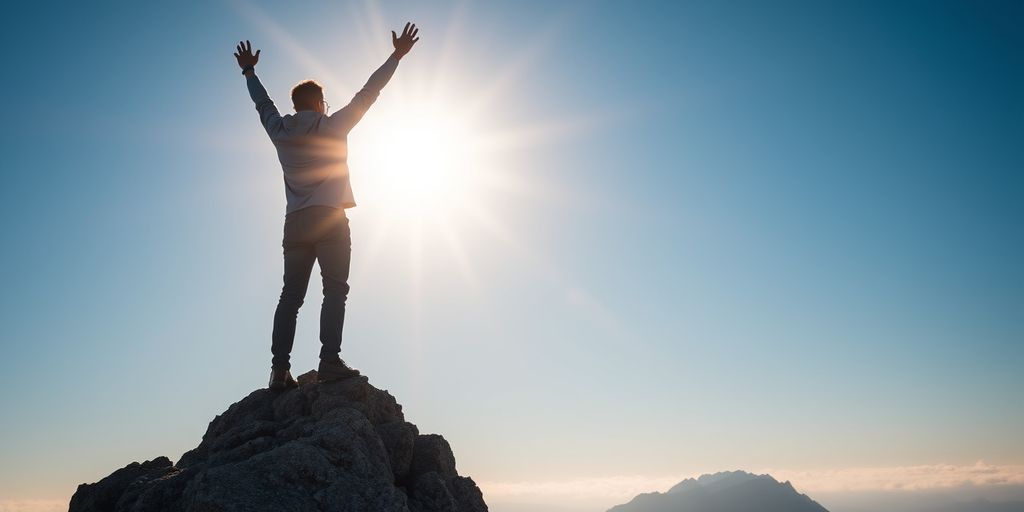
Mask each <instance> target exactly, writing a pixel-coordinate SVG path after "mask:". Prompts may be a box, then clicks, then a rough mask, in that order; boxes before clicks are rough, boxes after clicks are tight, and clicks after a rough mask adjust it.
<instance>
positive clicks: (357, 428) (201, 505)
mask: <svg viewBox="0 0 1024 512" xmlns="http://www.w3.org/2000/svg"><path fill="white" fill-rule="evenodd" d="M298 381H299V386H298V387H297V388H293V389H289V390H287V391H271V390H268V389H259V390H256V391H253V392H252V393H250V394H249V396H247V397H245V398H243V399H242V400H240V401H239V402H237V403H235V404H233V405H232V406H231V407H229V408H228V409H227V411H225V412H224V413H222V414H220V415H219V416H217V417H216V418H214V419H213V421H211V422H210V425H209V427H208V428H207V430H206V434H205V435H203V439H202V442H200V443H199V446H197V447H196V448H195V449H193V450H191V451H189V452H186V453H185V454H184V455H182V457H181V459H180V460H179V461H178V462H177V463H176V464H172V463H171V461H170V460H169V459H167V457H157V458H155V459H153V460H150V461H146V462H143V463H138V462H133V463H131V464H129V465H128V466H125V467H124V468H121V469H119V470H117V471H115V472H114V473H112V474H111V475H110V476H108V477H106V478H104V479H102V480H100V481H99V482H96V483H94V484H82V485H80V486H78V490H77V491H76V492H75V494H74V496H72V497H71V504H70V508H69V512H128V511H131V512H200V511H203V512H205V511H218V512H233V511H238V512H243V511H246V512H252V511H256V512H259V511H275V512H278V511H280V512H285V511H296V512H299V511H303V512H305V511H328V510H329V511H371V510H372V511H387V512H435V511H436V512H440V511H445V512H486V511H487V505H486V504H485V503H484V500H483V495H482V494H481V492H480V489H479V488H477V486H476V484H475V483H474V482H473V480H472V479H470V478H468V477H463V476H459V474H458V472H457V471H456V469H455V456H454V455H453V454H452V450H451V447H450V446H449V445H448V442H447V441H445V440H444V438H443V437H441V436H439V435H424V434H420V433H419V430H418V429H417V428H416V425H413V424H412V423H409V422H407V421H405V417H404V415H403V414H402V406H401V405H400V404H398V402H396V401H395V398H394V397H393V396H391V394H390V393H388V392H387V391H382V390H380V389H377V388H375V387H373V386H371V385H370V384H369V381H368V380H367V378H366V377H363V376H357V377H352V378H348V379H345V380H341V381H337V382H330V383H323V384H318V383H317V382H316V372H309V373H307V374H305V375H302V376H300V377H299V379H298Z"/></svg>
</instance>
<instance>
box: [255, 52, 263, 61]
mask: <svg viewBox="0 0 1024 512" xmlns="http://www.w3.org/2000/svg"><path fill="white" fill-rule="evenodd" d="M261 51H263V50H256V55H254V57H256V58H257V59H258V58H260V52H261Z"/></svg>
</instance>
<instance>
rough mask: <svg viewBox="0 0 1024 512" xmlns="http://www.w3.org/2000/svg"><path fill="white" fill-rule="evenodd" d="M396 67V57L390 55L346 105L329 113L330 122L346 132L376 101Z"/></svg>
mask: <svg viewBox="0 0 1024 512" xmlns="http://www.w3.org/2000/svg"><path fill="white" fill-rule="evenodd" d="M396 69H398V58H397V57H395V56H393V55H392V56H391V57H388V60H386V61H384V64H382V65H381V67H379V68H377V71H374V72H373V74H372V75H370V79H369V80H367V81H366V85H364V86H363V88H362V89H360V90H359V92H357V93H356V95H355V96H354V97H353V98H352V101H350V102H349V103H348V105H345V106H344V107H342V108H341V109H339V110H338V111H337V112H335V113H333V114H331V115H330V120H331V124H332V125H335V126H336V127H337V129H339V130H341V131H342V133H348V132H349V130H351V129H352V128H353V127H354V126H355V125H356V123H358V122H359V120H360V119H362V118H363V115H364V114H366V111H367V110H369V109H370V105H373V102H375V101H377V96H379V95H380V91H381V89H383V88H384V86H385V85H387V84H388V81H390V80H391V77H392V76H394V74H395V70H396Z"/></svg>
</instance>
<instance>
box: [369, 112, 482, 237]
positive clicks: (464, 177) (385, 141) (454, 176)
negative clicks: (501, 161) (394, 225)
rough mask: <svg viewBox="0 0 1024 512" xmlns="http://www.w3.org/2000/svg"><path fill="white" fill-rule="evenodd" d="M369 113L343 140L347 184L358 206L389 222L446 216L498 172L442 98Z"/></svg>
mask: <svg viewBox="0 0 1024 512" xmlns="http://www.w3.org/2000/svg"><path fill="white" fill-rule="evenodd" d="M373 114H375V115H374V118H373V121H372V122H368V123H367V125H368V126H366V127H365V128H366V129H365V130H363V131H362V132H361V133H360V134H359V135H357V136H355V137H353V139H354V140H353V141H352V143H351V144H352V146H351V154H352V157H351V165H352V168H353V169H354V172H355V173H356V174H355V176H354V177H353V180H354V181H355V183H356V184H357V185H358V186H359V188H360V191H362V192H365V194H364V195H366V196H367V197H366V201H363V200H362V199H360V202H361V203H363V204H370V205H372V209H373V210H375V211H379V212H381V213H382V214H384V215H386V216H388V217H390V218H393V219H395V220H397V221H399V222H408V221H414V220H415V221H422V220H429V221H441V220H442V219H450V218H452V217H454V216H457V214H458V213H459V212H460V211H463V210H466V209H467V208H471V207H472V206H473V205H474V204H477V203H479V202H480V200H481V199H482V196H483V195H484V194H485V192H486V190H485V186H484V183H483V182H484V181H486V179H487V177H488V176H491V175H493V174H494V173H496V172H500V171H499V170H498V169H497V168H496V163H495V162H488V161H486V158H485V156H486V155H484V154H481V152H480V151H479V149H480V141H481V130H482V129H483V128H482V127H481V126H474V123H473V121H472V119H470V118H469V116H467V115H465V114H462V113H460V112H459V111H458V109H457V108H456V107H455V105H452V104H446V103H445V102H444V101H443V99H440V98H403V99H401V100H399V101H395V102H392V103H390V104H389V105H388V106H386V107H383V108H381V110H380V111H378V112H373ZM367 121H369V120H367ZM360 128H363V127H360Z"/></svg>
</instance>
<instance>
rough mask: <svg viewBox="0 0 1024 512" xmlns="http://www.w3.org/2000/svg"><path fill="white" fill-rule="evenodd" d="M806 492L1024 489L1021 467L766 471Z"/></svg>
mask: <svg viewBox="0 0 1024 512" xmlns="http://www.w3.org/2000/svg"><path fill="white" fill-rule="evenodd" d="M765 472H767V473H769V474H771V475H772V476H774V477H775V478H777V479H779V480H789V481H791V482H793V485H794V486H797V488H799V489H801V490H806V491H897V490H906V491H926V490H938V489H953V488H959V487H987V486H995V485H1024V465H1002V466H999V465H993V464H986V463H984V462H982V461H978V462H977V463H975V464H973V465H968V466H957V465H954V464H933V465H922V466H896V467H866V468H847V469H834V470H824V471H820V470H819V471H787V470H782V469H778V470H766V471H765Z"/></svg>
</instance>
